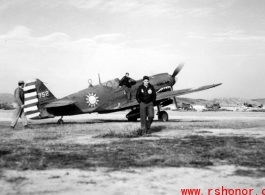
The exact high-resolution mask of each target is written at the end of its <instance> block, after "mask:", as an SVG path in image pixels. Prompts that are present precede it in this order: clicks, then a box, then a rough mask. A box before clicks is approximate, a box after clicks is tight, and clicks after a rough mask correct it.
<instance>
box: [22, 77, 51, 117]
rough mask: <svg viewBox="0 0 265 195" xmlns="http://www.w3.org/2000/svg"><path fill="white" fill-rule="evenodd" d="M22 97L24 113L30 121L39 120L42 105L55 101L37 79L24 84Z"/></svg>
mask: <svg viewBox="0 0 265 195" xmlns="http://www.w3.org/2000/svg"><path fill="white" fill-rule="evenodd" d="M24 96H25V103H24V105H25V107H24V112H25V113H26V116H27V117H28V118H30V119H38V118H41V114H40V109H41V108H42V105H43V104H45V103H48V102H50V101H52V100H55V99H56V97H55V96H54V95H53V94H52V93H51V92H50V90H49V89H48V88H47V87H46V86H45V85H44V83H43V82H41V81H40V80H39V79H31V80H29V81H27V82H26V83H25V87H24Z"/></svg>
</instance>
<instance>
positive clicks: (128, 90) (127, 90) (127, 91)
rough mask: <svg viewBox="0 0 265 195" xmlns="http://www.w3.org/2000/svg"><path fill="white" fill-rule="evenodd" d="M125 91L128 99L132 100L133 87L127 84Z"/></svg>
mask: <svg viewBox="0 0 265 195" xmlns="http://www.w3.org/2000/svg"><path fill="white" fill-rule="evenodd" d="M124 91H125V93H126V96H127V100H131V88H129V87H126V86H125V87H124Z"/></svg>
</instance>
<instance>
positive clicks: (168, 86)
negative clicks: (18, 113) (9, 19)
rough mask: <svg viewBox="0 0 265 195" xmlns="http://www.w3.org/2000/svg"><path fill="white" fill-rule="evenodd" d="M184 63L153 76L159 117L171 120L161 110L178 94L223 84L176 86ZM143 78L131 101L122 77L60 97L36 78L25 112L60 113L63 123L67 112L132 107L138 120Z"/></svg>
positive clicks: (43, 116)
mask: <svg viewBox="0 0 265 195" xmlns="http://www.w3.org/2000/svg"><path fill="white" fill-rule="evenodd" d="M183 65H184V64H180V65H179V66H178V67H177V68H176V69H175V71H174V72H173V74H172V75H170V74H168V73H162V74H157V75H153V76H150V83H151V84H152V85H153V86H154V87H155V90H156V93H157V98H156V102H155V104H154V106H157V110H158V111H157V115H158V119H159V120H161V121H168V114H167V112H165V111H161V107H164V106H167V105H169V104H172V103H173V102H174V103H175V105H176V103H177V102H176V99H175V96H180V95H184V94H189V93H193V92H197V91H202V90H206V89H210V88H213V87H216V86H218V85H221V83H219V84H213V85H206V86H202V87H196V88H187V89H181V90H175V91H174V90H173V85H174V84H175V83H176V81H177V78H176V76H177V74H178V73H179V72H180V70H181V69H182V67H183ZM141 84H142V80H138V81H136V84H135V85H133V86H132V89H131V93H132V97H133V99H132V101H130V102H128V100H127V98H126V95H124V89H123V87H119V79H117V78H116V79H113V80H110V81H107V82H105V83H101V82H100V79H99V84H98V85H95V86H92V85H90V86H89V87H88V88H86V89H84V90H82V91H79V92H77V93H74V94H71V95H68V96H66V97H64V98H61V99H57V98H56V97H55V96H54V95H53V94H52V92H51V91H50V90H49V89H48V88H47V87H46V86H45V85H44V83H43V82H42V81H40V80H39V79H32V80H29V81H28V82H26V84H25V87H24V92H25V104H24V105H25V107H24V112H25V113H26V116H27V117H28V118H30V119H46V118H53V117H55V116H60V117H61V118H60V119H59V120H58V123H59V124H62V123H63V120H62V117H63V116H67V115H77V114H85V113H93V112H97V113H99V114H105V113H111V112H117V111H122V110H128V109H131V111H130V112H129V113H128V114H127V115H126V118H127V119H128V121H136V120H137V118H140V113H139V103H138V102H137V101H136V99H135V95H136V91H137V88H138V87H139V85H141Z"/></svg>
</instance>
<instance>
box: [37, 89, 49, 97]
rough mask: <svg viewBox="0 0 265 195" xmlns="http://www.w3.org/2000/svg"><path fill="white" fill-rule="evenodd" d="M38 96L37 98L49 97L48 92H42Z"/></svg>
mask: <svg viewBox="0 0 265 195" xmlns="http://www.w3.org/2000/svg"><path fill="white" fill-rule="evenodd" d="M38 95H39V98H44V97H47V96H49V91H43V92H41V93H38Z"/></svg>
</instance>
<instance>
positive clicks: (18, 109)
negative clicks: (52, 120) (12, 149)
mask: <svg viewBox="0 0 265 195" xmlns="http://www.w3.org/2000/svg"><path fill="white" fill-rule="evenodd" d="M24 84H25V83H24V81H19V82H18V88H16V90H15V92H14V99H15V103H14V107H15V110H14V113H13V117H12V121H11V128H12V129H14V128H15V126H16V124H17V121H18V119H19V117H20V118H21V119H22V121H23V126H24V128H29V127H28V121H27V118H26V116H25V113H24V91H23V88H24Z"/></svg>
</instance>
